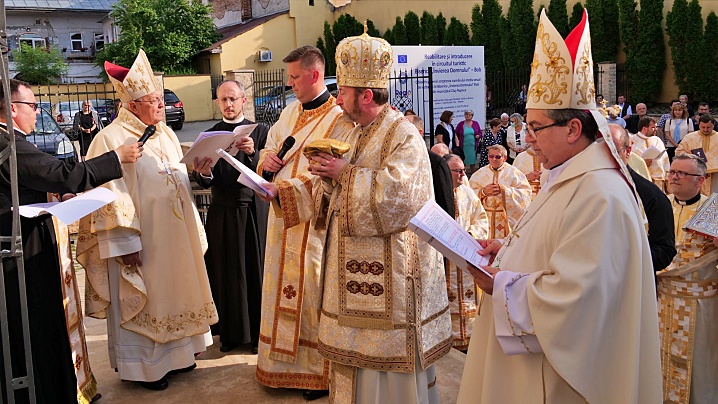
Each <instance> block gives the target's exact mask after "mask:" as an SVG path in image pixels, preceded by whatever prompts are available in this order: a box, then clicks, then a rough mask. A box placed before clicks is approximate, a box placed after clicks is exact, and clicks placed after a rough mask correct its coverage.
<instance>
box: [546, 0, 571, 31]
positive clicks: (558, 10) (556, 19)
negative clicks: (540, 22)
mask: <svg viewBox="0 0 718 404" xmlns="http://www.w3.org/2000/svg"><path fill="white" fill-rule="evenodd" d="M546 15H547V16H548V18H549V19H550V20H551V22H552V23H553V26H554V27H556V30H557V31H558V33H559V34H561V36H562V37H564V38H566V36H567V35H568V33H569V31H570V30H569V29H568V10H567V9H566V0H550V1H549V3H548V11H546Z"/></svg>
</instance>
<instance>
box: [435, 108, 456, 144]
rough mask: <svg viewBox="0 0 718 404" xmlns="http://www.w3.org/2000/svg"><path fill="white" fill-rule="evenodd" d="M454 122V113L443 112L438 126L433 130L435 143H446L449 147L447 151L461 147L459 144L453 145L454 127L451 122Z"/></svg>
mask: <svg viewBox="0 0 718 404" xmlns="http://www.w3.org/2000/svg"><path fill="white" fill-rule="evenodd" d="M453 120H454V113H453V112H451V111H444V112H442V113H441V116H440V117H439V121H440V122H439V124H438V125H436V129H434V135H436V142H437V143H446V145H447V146H449V150H453V148H454V146H461V145H460V144H454V135H455V133H456V131H455V130H454V125H452V124H451V121H453Z"/></svg>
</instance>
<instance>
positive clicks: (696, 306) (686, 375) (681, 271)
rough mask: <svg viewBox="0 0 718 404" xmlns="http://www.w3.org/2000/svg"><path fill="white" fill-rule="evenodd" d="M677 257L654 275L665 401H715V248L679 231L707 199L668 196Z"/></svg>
mask: <svg viewBox="0 0 718 404" xmlns="http://www.w3.org/2000/svg"><path fill="white" fill-rule="evenodd" d="M669 198H670V199H671V204H672V205H673V218H674V223H675V226H676V227H675V233H676V244H677V246H676V249H677V250H678V253H677V254H676V256H675V258H674V259H673V262H672V263H671V265H670V266H669V267H668V268H666V269H665V270H664V271H661V272H660V273H659V274H658V310H659V320H660V336H661V362H662V363H661V365H662V370H663V400H664V402H665V403H682V404H688V403H689V402H690V403H715V402H718V390H716V387H715V382H716V380H718V345H716V335H718V322H717V321H716V319H718V299H717V297H718V269H717V268H716V261H718V250H716V248H715V246H714V245H713V243H712V241H711V240H710V239H709V238H706V237H704V236H701V235H698V234H696V233H692V232H686V231H684V230H683V228H682V227H683V226H684V225H685V223H686V222H687V221H688V219H690V218H691V217H692V216H693V215H695V213H696V211H697V210H698V209H699V208H700V207H701V205H703V203H705V201H706V200H707V199H708V197H706V196H705V195H701V198H700V200H699V201H698V202H696V203H694V204H692V205H685V204H681V203H679V202H677V201H676V200H675V198H674V197H673V196H672V195H670V196H669Z"/></svg>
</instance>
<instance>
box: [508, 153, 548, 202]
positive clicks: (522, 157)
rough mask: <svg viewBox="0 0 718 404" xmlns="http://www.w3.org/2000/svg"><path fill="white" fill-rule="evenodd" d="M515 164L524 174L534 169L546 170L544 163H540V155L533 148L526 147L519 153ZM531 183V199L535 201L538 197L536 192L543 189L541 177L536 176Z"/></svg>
mask: <svg viewBox="0 0 718 404" xmlns="http://www.w3.org/2000/svg"><path fill="white" fill-rule="evenodd" d="M513 166H514V167H516V168H518V169H519V171H521V172H522V173H524V175H528V174H529V173H530V172H533V171H539V170H540V171H542V172H543V171H544V169H543V164H541V163H539V161H538V156H536V153H534V151H533V150H531V149H526V150H525V151H523V152H521V153H519V154H518V155H517V156H516V159H514V164H513ZM526 180H527V181H529V180H528V178H526ZM529 184H530V185H531V200H532V201H533V200H534V198H536V194H538V192H539V191H540V190H541V178H540V177H539V178H536V180H535V181H529Z"/></svg>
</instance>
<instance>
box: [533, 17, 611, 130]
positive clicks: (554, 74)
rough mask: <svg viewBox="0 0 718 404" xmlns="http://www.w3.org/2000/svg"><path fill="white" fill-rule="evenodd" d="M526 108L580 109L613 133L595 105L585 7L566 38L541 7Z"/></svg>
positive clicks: (594, 88) (601, 128)
mask: <svg viewBox="0 0 718 404" xmlns="http://www.w3.org/2000/svg"><path fill="white" fill-rule="evenodd" d="M526 108H532V109H581V110H584V111H587V112H590V113H591V115H593V117H594V119H595V120H596V123H597V124H598V128H599V130H600V131H601V133H603V134H604V137H605V135H606V134H609V135H610V133H609V132H608V123H607V122H606V118H605V117H604V116H603V115H602V114H601V112H600V111H599V110H598V108H596V86H595V84H594V82H593V56H592V55H591V34H590V32H589V27H588V13H587V12H586V10H584V11H583V18H582V19H581V22H580V23H579V24H578V25H577V26H576V28H574V29H573V31H571V33H570V34H568V36H567V37H566V40H565V41H564V39H563V38H562V37H561V34H559V33H558V31H557V30H556V28H555V27H554V26H553V24H551V21H550V20H549V19H548V17H547V16H546V9H543V10H541V17H540V19H539V25H538V31H537V32H536V48H535V50H534V59H533V63H531V82H530V83H529V90H528V99H527V101H526ZM609 137H610V136H609Z"/></svg>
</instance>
